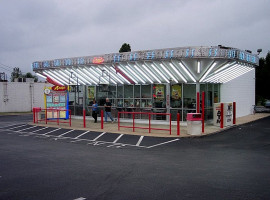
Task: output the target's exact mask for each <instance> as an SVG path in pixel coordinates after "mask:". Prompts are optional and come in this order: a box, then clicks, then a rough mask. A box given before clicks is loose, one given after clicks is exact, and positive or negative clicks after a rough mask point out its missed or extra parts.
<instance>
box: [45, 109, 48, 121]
mask: <svg viewBox="0 0 270 200" xmlns="http://www.w3.org/2000/svg"><path fill="white" fill-rule="evenodd" d="M47 116H48V115H47V108H45V122H46V124H47Z"/></svg>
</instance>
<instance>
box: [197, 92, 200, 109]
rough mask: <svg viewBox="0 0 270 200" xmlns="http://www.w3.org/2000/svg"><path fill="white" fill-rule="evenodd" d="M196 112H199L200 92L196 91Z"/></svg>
mask: <svg viewBox="0 0 270 200" xmlns="http://www.w3.org/2000/svg"><path fill="white" fill-rule="evenodd" d="M196 112H197V113H200V93H199V92H197V110H196Z"/></svg>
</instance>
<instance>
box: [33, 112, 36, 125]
mask: <svg viewBox="0 0 270 200" xmlns="http://www.w3.org/2000/svg"><path fill="white" fill-rule="evenodd" d="M33 123H36V109H35V108H33Z"/></svg>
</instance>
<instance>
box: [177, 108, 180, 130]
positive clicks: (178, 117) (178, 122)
mask: <svg viewBox="0 0 270 200" xmlns="http://www.w3.org/2000/svg"><path fill="white" fill-rule="evenodd" d="M177 135H180V113H177Z"/></svg>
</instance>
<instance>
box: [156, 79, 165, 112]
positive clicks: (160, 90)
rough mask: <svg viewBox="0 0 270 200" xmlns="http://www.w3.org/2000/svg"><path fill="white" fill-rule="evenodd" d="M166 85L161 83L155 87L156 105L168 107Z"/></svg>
mask: <svg viewBox="0 0 270 200" xmlns="http://www.w3.org/2000/svg"><path fill="white" fill-rule="evenodd" d="M165 94H166V87H165V85H162V84H159V85H154V87H153V97H154V107H155V108H165V107H166V100H165V97H166V95H165Z"/></svg>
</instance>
